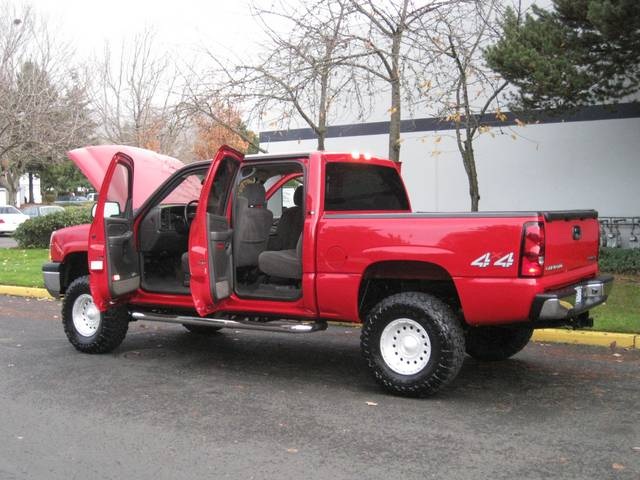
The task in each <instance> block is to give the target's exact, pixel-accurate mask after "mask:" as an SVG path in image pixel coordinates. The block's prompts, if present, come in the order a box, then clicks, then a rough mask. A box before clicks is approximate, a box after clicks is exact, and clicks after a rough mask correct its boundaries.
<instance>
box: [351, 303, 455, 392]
mask: <svg viewBox="0 0 640 480" xmlns="http://www.w3.org/2000/svg"><path fill="white" fill-rule="evenodd" d="M399 319H409V320H411V321H413V322H416V323H417V324H419V325H420V327H422V329H424V331H425V332H426V334H427V335H428V340H429V342H430V355H429V357H428V360H425V361H426V362H427V363H426V364H425V365H424V366H423V367H422V369H421V370H420V371H418V372H415V373H413V374H407V375H405V374H400V373H398V372H397V371H394V370H393V369H392V368H391V367H390V366H389V364H388V363H387V362H386V361H385V360H384V357H383V354H382V352H381V349H382V348H383V347H382V346H381V338H382V335H383V332H384V331H385V328H386V327H387V326H389V325H390V324H391V323H392V322H394V321H396V320H399ZM394 338H395V337H394ZM394 347H395V345H394ZM360 348H361V350H362V354H363V356H364V358H365V359H366V361H367V364H368V365H369V368H370V369H371V371H372V372H373V375H374V377H375V379H376V381H377V382H378V383H379V384H380V385H382V387H383V388H384V389H385V390H387V391H389V392H391V393H394V394H397V395H403V396H408V397H425V396H429V395H433V394H434V393H436V392H437V391H439V390H440V389H442V388H443V387H445V386H446V385H447V384H449V383H450V382H451V381H452V380H453V379H454V378H455V377H456V376H457V375H458V372H459V371H460V368H461V367H462V362H463V360H464V348H465V347H464V332H463V330H462V326H461V324H460V321H459V319H458V317H457V316H456V314H455V313H454V312H453V310H452V309H451V308H450V307H449V306H448V305H447V304H446V303H444V302H443V301H442V300H440V299H438V298H436V297H434V296H432V295H429V294H426V293H421V292H404V293H398V294H395V295H391V296H389V297H387V298H385V299H384V300H382V301H381V302H380V303H378V304H377V305H376V306H375V307H373V309H371V311H370V312H369V313H368V315H367V316H366V318H365V321H364V323H363V326H362V333H361V336H360ZM420 348H422V347H420Z"/></svg>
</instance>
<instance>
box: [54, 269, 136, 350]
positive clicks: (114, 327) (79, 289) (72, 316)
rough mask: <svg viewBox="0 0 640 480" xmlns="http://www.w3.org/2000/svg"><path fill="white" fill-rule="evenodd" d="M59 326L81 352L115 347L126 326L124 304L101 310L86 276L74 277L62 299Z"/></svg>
mask: <svg viewBox="0 0 640 480" xmlns="http://www.w3.org/2000/svg"><path fill="white" fill-rule="evenodd" d="M62 325H63V326H64V333H66V335H67V338H68V339H69V342H71V344H72V345H73V346H74V347H75V348H76V350H79V351H81V352H84V353H107V352H110V351H112V350H113V349H115V348H116V347H118V345H120V344H121V343H122V340H124V337H125V336H126V334H127V330H128V328H129V313H128V311H127V309H126V307H123V306H117V307H114V308H111V309H109V310H108V311H106V312H100V310H98V307H96V305H95V303H93V297H92V296H91V291H90V289H89V277H88V276H84V277H80V278H77V279H75V280H74V281H73V282H71V284H70V285H69V287H68V288H67V291H66V293H65V296H64V299H63V301H62Z"/></svg>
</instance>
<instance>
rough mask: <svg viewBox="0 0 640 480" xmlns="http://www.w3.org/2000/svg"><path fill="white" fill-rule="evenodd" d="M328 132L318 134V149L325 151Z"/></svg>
mask: <svg viewBox="0 0 640 480" xmlns="http://www.w3.org/2000/svg"><path fill="white" fill-rule="evenodd" d="M326 135H327V134H326V133H325V132H323V133H320V134H318V150H320V151H321V152H322V151H324V137H325V136H326Z"/></svg>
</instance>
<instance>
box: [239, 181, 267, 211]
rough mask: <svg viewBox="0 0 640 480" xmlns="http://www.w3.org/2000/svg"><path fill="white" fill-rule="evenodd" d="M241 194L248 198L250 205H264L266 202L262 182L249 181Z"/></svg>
mask: <svg viewBox="0 0 640 480" xmlns="http://www.w3.org/2000/svg"><path fill="white" fill-rule="evenodd" d="M240 195H241V196H243V197H244V198H246V199H247V202H248V204H249V207H263V206H264V204H265V203H266V198H265V196H266V192H265V190H264V186H263V185H262V184H261V183H249V184H247V185H245V187H244V190H242V193H241V194H240Z"/></svg>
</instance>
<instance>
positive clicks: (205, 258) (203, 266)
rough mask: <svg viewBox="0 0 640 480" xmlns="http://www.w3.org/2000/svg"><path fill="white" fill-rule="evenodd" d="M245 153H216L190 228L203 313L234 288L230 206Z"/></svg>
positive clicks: (195, 288)
mask: <svg viewBox="0 0 640 480" xmlns="http://www.w3.org/2000/svg"><path fill="white" fill-rule="evenodd" d="M243 158H244V156H243V155H242V154H241V153H240V152H238V151H236V150H234V149H233V148H231V147H228V146H226V145H225V146H222V147H221V148H220V150H218V152H217V153H216V156H215V158H214V159H213V162H212V163H211V167H210V168H209V172H208V173H207V177H206V178H205V181H204V186H203V187H202V192H201V193H200V199H199V201H198V208H197V210H196V216H195V218H194V219H193V223H192V224H191V230H190V232H189V270H190V272H191V279H190V286H191V296H192V297H193V302H194V304H195V307H196V310H197V311H198V313H199V314H200V315H202V316H204V315H207V314H208V313H211V312H212V311H214V310H215V303H216V302H217V301H219V300H222V299H224V298H227V297H228V296H229V295H231V293H232V291H233V257H232V254H233V252H232V238H233V231H232V230H231V227H230V223H229V213H228V212H229V211H230V209H229V208H228V205H229V201H230V196H231V189H232V186H233V182H234V180H235V178H236V173H237V172H238V168H240V164H241V163H242V160H243Z"/></svg>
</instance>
